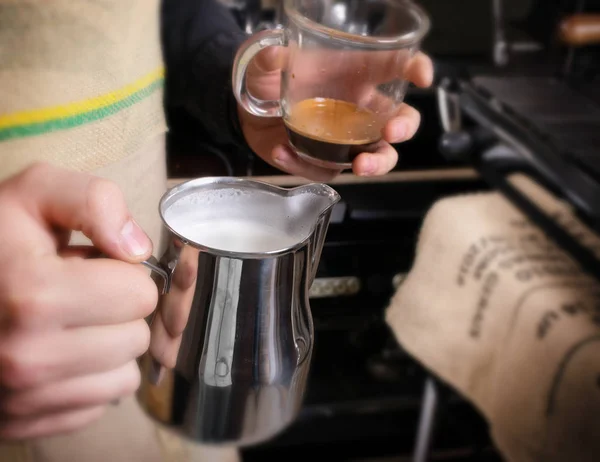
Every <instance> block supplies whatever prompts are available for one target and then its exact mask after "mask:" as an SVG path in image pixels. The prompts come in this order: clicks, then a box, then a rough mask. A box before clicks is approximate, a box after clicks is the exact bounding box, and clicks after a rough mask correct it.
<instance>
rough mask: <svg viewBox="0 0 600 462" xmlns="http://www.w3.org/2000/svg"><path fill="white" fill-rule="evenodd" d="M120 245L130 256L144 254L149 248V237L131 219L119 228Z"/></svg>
mask: <svg viewBox="0 0 600 462" xmlns="http://www.w3.org/2000/svg"><path fill="white" fill-rule="evenodd" d="M121 247H122V248H123V250H124V251H125V252H127V253H128V254H129V255H131V256H132V257H140V256H142V255H145V254H146V253H147V252H148V250H149V249H150V239H148V236H146V233H144V231H142V229H141V228H140V227H139V226H138V224H137V223H136V222H135V221H134V220H133V219H132V220H129V221H128V222H127V223H125V226H123V229H122V230H121Z"/></svg>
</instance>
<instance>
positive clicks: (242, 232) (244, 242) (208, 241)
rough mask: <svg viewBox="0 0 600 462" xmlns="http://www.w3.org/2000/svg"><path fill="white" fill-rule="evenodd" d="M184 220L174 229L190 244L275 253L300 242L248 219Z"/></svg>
mask: <svg viewBox="0 0 600 462" xmlns="http://www.w3.org/2000/svg"><path fill="white" fill-rule="evenodd" d="M178 221H179V223H178ZM183 221H184V220H177V219H175V220H173V223H171V227H172V228H173V229H175V230H176V231H177V232H178V233H179V234H180V235H182V236H184V237H185V238H187V239H189V240H190V241H193V242H196V243H198V244H201V245H204V246H207V247H211V248H213V249H218V250H224V251H226V252H243V253H260V252H272V251H275V250H281V249H285V248H288V247H291V246H293V245H294V244H297V243H298V241H297V240H296V238H295V237H294V236H290V235H287V234H285V233H284V232H283V231H281V230H278V229H275V228H273V227H271V226H268V225H266V224H262V223H255V222H253V221H249V220H241V219H219V220H215V221H212V222H210V223H209V222H200V223H193V222H191V223H190V222H183Z"/></svg>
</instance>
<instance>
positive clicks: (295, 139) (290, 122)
mask: <svg viewBox="0 0 600 462" xmlns="http://www.w3.org/2000/svg"><path fill="white" fill-rule="evenodd" d="M284 122H285V126H286V129H287V133H288V137H289V139H290V144H291V145H292V147H293V148H294V149H295V151H296V153H297V154H298V155H299V156H300V157H302V158H304V159H306V160H307V161H308V162H311V163H313V164H316V165H319V166H322V167H328V168H348V167H351V165H352V161H353V160H354V159H355V158H356V156H358V155H359V154H360V153H362V152H370V151H372V150H373V146H372V145H373V144H374V143H377V142H378V141H380V140H381V124H380V123H379V122H378V117H377V115H376V114H375V113H373V112H371V111H369V110H368V109H365V108H360V107H358V106H357V105H356V104H353V103H350V102H347V101H341V100H337V99H330V98H310V99H305V100H303V101H300V102H299V103H297V104H295V105H293V106H292V107H291V108H290V110H289V114H287V116H286V117H284Z"/></svg>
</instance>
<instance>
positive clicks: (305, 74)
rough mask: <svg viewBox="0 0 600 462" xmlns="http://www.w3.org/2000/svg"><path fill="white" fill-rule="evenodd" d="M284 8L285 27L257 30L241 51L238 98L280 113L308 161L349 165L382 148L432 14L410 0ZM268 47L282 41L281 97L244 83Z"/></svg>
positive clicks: (299, 0)
mask: <svg viewBox="0 0 600 462" xmlns="http://www.w3.org/2000/svg"><path fill="white" fill-rule="evenodd" d="M284 9H285V13H286V14H285V17H286V25H285V26H284V27H283V28H281V29H279V28H278V29H274V30H266V31H262V32H259V33H257V34H255V35H253V36H252V37H251V38H250V39H248V40H247V41H246V42H245V43H244V45H243V46H242V47H241V48H240V50H239V51H238V54H237V56H236V59H235V63H234V69H233V91H234V94H235V97H236V99H237V100H238V102H239V103H240V105H241V106H242V107H243V108H244V109H245V110H246V111H248V112H249V113H250V114H253V115H255V116H259V117H282V118H283V121H284V123H285V127H286V129H287V133H288V136H289V143H290V145H291V147H292V148H293V149H294V151H295V152H296V153H297V154H298V156H300V157H301V158H303V159H304V160H306V161H308V162H310V163H312V164H314V165H318V166H321V167H326V168H331V169H336V170H339V169H346V168H349V167H351V166H352V161H353V160H354V158H355V157H356V156H357V155H359V154H360V153H362V152H375V151H376V150H377V148H378V145H379V142H380V141H381V138H382V130H383V127H384V126H385V124H386V123H387V122H388V121H389V120H390V119H391V118H393V117H394V116H395V115H396V114H397V113H398V110H399V108H400V105H401V104H402V102H403V100H404V96H405V94H406V89H407V86H408V81H407V80H406V72H407V68H408V65H409V63H410V60H411V58H412V57H413V56H414V54H415V53H416V51H418V49H419V47H420V44H421V41H422V39H423V38H424V36H425V35H426V34H427V32H428V31H429V27H430V21H429V18H428V16H427V14H426V13H425V12H424V11H423V10H422V9H421V8H420V7H419V6H417V5H416V4H414V3H413V2H411V1H409V0H285V3H284ZM270 46H276V47H285V49H284V50H283V53H282V56H281V59H282V61H281V63H282V75H281V92H280V99H279V100H269V99H268V97H269V95H266V94H263V93H261V90H262V91H263V92H264V89H261V88H260V87H258V88H253V87H252V85H248V84H247V82H246V71H247V69H248V65H249V63H250V62H251V61H252V59H253V58H254V57H255V56H256V55H257V54H258V53H259V52H260V51H261V50H262V49H264V48H266V47H270ZM251 83H252V82H250V84H251ZM271 96H272V95H271Z"/></svg>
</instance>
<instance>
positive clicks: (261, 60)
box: [248, 47, 287, 73]
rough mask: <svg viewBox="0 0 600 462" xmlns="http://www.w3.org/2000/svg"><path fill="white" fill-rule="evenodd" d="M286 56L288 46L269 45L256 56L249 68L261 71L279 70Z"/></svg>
mask: <svg viewBox="0 0 600 462" xmlns="http://www.w3.org/2000/svg"><path fill="white" fill-rule="evenodd" d="M286 56H287V48H284V47H267V48H265V49H264V50H261V52H260V53H258V54H257V55H256V56H255V58H254V59H253V60H252V62H251V63H250V65H249V69H248V70H249V71H255V72H260V73H268V72H273V71H277V72H279V70H280V69H281V68H282V67H283V66H284V64H285V62H284V61H285V58H286Z"/></svg>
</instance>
